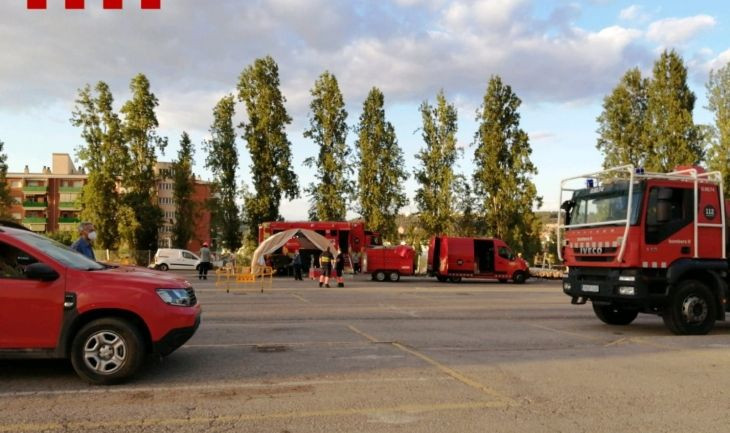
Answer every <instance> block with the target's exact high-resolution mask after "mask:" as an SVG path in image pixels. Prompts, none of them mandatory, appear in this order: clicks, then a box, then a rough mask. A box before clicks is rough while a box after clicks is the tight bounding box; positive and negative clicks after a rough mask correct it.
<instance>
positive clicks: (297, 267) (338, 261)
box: [292, 247, 345, 287]
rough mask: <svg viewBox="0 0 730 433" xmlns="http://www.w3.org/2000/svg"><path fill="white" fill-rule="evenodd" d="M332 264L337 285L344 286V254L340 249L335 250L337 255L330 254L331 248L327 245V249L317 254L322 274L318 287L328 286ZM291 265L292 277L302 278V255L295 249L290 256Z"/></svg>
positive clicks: (299, 279)
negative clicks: (291, 256) (292, 268)
mask: <svg viewBox="0 0 730 433" xmlns="http://www.w3.org/2000/svg"><path fill="white" fill-rule="evenodd" d="M333 264H334V269H335V274H336V275H337V287H345V279H344V277H343V273H344V271H345V254H343V253H342V251H339V250H338V251H337V255H336V256H334V255H333V254H332V250H331V248H329V247H327V250H326V251H324V252H322V254H320V256H319V267H320V269H321V271H322V274H321V275H320V276H319V287H323V286H324V287H329V286H330V276H331V275H332V267H333ZM292 266H293V267H294V279H295V280H298V281H301V280H302V256H301V255H300V254H299V251H298V250H297V251H296V252H294V257H293V258H292Z"/></svg>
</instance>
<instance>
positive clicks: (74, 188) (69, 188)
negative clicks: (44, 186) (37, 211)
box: [58, 186, 81, 193]
mask: <svg viewBox="0 0 730 433" xmlns="http://www.w3.org/2000/svg"><path fill="white" fill-rule="evenodd" d="M58 192H62V193H73V192H75V193H80V192H81V187H80V186H62V187H60V188H59V189H58Z"/></svg>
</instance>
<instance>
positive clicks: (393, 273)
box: [388, 271, 400, 282]
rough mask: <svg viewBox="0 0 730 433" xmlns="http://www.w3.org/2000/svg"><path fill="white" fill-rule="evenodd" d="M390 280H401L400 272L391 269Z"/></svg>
mask: <svg viewBox="0 0 730 433" xmlns="http://www.w3.org/2000/svg"><path fill="white" fill-rule="evenodd" d="M388 281H393V282H396V281H400V274H399V273H398V272H396V271H390V272H388Z"/></svg>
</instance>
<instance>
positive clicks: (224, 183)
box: [205, 95, 242, 251]
mask: <svg viewBox="0 0 730 433" xmlns="http://www.w3.org/2000/svg"><path fill="white" fill-rule="evenodd" d="M235 104H236V102H235V100H234V98H233V95H227V96H224V97H223V98H222V99H221V100H220V101H218V104H217V105H216V106H215V108H214V109H213V124H212V125H211V126H210V135H211V138H210V140H208V141H206V143H205V146H206V150H207V151H208V157H207V158H206V162H205V164H206V166H207V167H208V168H209V169H210V170H211V171H212V172H213V176H214V177H215V180H214V183H213V192H214V194H213V197H214V199H213V201H212V214H213V225H214V227H215V228H214V230H215V231H216V233H218V234H219V235H220V239H221V243H222V244H223V246H224V247H225V248H228V249H229V250H232V251H235V250H237V249H239V248H240V247H241V245H242V239H241V214H240V211H239V208H238V205H237V204H236V196H237V192H238V190H237V186H236V170H237V169H238V150H237V149H236V131H235V129H234V127H233V115H234V114H235Z"/></svg>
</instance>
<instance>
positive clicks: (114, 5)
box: [104, 0, 122, 9]
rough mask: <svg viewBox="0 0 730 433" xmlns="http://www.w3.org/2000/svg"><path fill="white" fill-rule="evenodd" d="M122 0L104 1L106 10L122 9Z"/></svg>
mask: <svg viewBox="0 0 730 433" xmlns="http://www.w3.org/2000/svg"><path fill="white" fill-rule="evenodd" d="M121 8H122V0H104V9H121Z"/></svg>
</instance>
